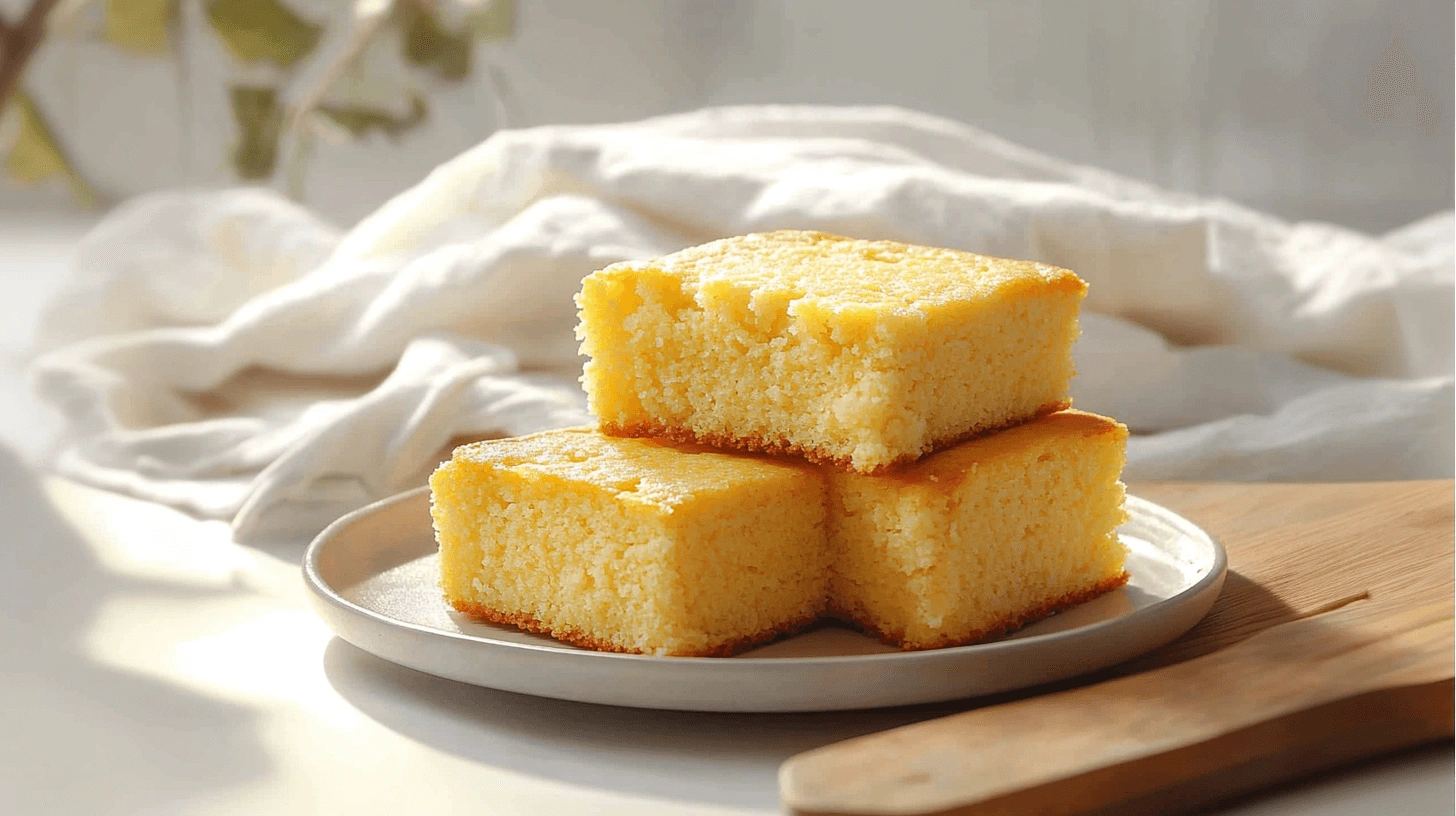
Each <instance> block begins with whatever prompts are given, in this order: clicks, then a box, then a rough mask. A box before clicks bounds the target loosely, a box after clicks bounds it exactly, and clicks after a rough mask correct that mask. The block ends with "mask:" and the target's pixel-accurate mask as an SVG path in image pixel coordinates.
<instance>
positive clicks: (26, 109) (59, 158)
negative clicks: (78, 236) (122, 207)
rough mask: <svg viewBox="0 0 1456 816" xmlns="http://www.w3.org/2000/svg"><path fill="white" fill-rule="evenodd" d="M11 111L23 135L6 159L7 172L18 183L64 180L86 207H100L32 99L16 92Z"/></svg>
mask: <svg viewBox="0 0 1456 816" xmlns="http://www.w3.org/2000/svg"><path fill="white" fill-rule="evenodd" d="M11 108H12V109H13V110H14V111H15V114H16V115H17V116H19V117H20V132H19V135H18V136H17V137H16V139H15V145H14V146H13V147H11V148H10V155H9V156H7V157H6V158H5V169H6V170H7V171H9V172H10V175H11V176H13V177H14V178H15V179H16V180H17V181H20V182H23V183H26V184H37V183H39V182H42V181H45V180H46V179H48V178H51V177H53V176H61V177H62V178H64V179H65V180H66V182H67V183H68V184H70V186H71V191H72V192H73V193H74V194H75V195H76V199H77V200H78V201H79V202H80V203H81V206H83V207H88V208H89V207H93V206H95V205H96V193H95V192H94V191H93V190H92V189H91V186H90V185H89V184H87V183H86V180H85V179H83V178H81V174H80V173H78V172H77V171H76V168H74V167H72V166H71V163H70V162H69V161H67V160H66V154H65V153H64V152H62V151H61V147H60V145H59V144H57V143H56V138H55V135H54V134H53V133H51V129H50V126H49V125H47V124H46V121H45V117H44V116H42V115H41V112H40V108H38V107H36V105H35V102H33V101H32V100H31V98H30V95H29V94H27V93H25V92H24V91H22V90H20V89H19V88H17V89H15V92H14V95H13V96H12V97H11Z"/></svg>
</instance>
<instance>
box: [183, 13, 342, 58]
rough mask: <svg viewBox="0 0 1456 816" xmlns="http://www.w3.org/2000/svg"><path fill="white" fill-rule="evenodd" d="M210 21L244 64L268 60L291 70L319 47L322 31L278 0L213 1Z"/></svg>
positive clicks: (234, 54) (229, 48)
mask: <svg viewBox="0 0 1456 816" xmlns="http://www.w3.org/2000/svg"><path fill="white" fill-rule="evenodd" d="M207 19H208V21H209V22H210V23H212V27H213V29H214V30H216V31H217V33H218V36H220V37H222V40H223V42H224V43H227V47H228V50H229V51H231V52H232V53H233V56H235V57H237V58H238V59H240V60H242V61H244V62H254V61H257V60H269V61H271V62H274V63H277V64H278V65H280V66H282V67H284V68H288V67H290V66H291V65H293V64H294V63H295V62H298V61H299V60H301V59H303V58H304V57H305V56H307V55H308V53H309V52H310V51H312V50H313V49H314V48H315V47H316V46H318V42H319V38H320V37H321V36H322V29H321V28H320V27H319V26H317V25H314V24H313V23H310V22H309V21H307V20H305V19H303V18H302V17H299V16H298V15H297V14H294V13H293V10H292V9H290V8H288V7H287V6H285V5H283V4H282V3H280V2H279V0H212V2H210V3H208V4H207Z"/></svg>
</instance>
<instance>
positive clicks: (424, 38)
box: [396, 0, 471, 81]
mask: <svg viewBox="0 0 1456 816" xmlns="http://www.w3.org/2000/svg"><path fill="white" fill-rule="evenodd" d="M396 8H398V9H399V14H400V23H401V27H402V28H403V29H404V58H405V59H407V60H409V61H410V62H411V63H413V64H414V65H418V66H420V67H421V68H433V69H434V71H435V73H437V74H439V75H440V76H441V77H443V78H445V79H448V80H452V81H459V80H462V79H464V78H465V77H466V76H468V75H469V74H470V48H471V39H470V32H469V31H468V30H466V31H461V32H458V33H453V34H452V33H451V32H449V31H446V30H445V29H444V28H442V27H441V26H440V21H439V20H438V19H436V18H435V15H434V14H433V13H431V12H430V11H429V10H428V9H425V8H423V7H422V6H421V5H420V4H419V2H418V1H417V0H406V2H402V3H400V4H399V5H398V6H396Z"/></svg>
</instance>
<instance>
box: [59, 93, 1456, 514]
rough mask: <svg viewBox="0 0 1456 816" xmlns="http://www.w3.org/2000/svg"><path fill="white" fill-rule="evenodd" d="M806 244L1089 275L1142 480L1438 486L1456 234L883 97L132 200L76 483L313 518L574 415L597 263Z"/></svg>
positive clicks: (109, 294)
mask: <svg viewBox="0 0 1456 816" xmlns="http://www.w3.org/2000/svg"><path fill="white" fill-rule="evenodd" d="M779 228H797V229H820V230H826V231H830V232H836V233H842V234H846V235H853V236H857V237H867V238H889V239H895V240H901V241H908V242H913V243H921V244H932V245H941V246H948V247H956V248H960V249H967V250H972V251H976V252H982V253H986V254H992V255H1001V256H1007V257H1017V258H1032V259H1036V260H1040V261H1045V262H1048V263H1053V264H1057V265H1060V266H1065V267H1068V268H1071V269H1073V270H1075V271H1076V272H1078V273H1079V274H1080V275H1081V276H1082V277H1083V278H1085V279H1086V280H1087V281H1088V283H1089V284H1090V292H1089V295H1088V298H1087V300H1086V304H1085V309H1084V317H1083V332H1084V333H1083V336H1082V339H1081V340H1080V341H1079V343H1078V347H1077V351H1076V354H1077V366H1078V370H1079V376H1078V378H1077V380H1076V381H1075V385H1074V391H1073V395H1074V398H1075V400H1076V404H1077V406H1078V407H1081V408H1085V409H1088V410H1092V411H1097V412H1100V413H1105V414H1109V415H1111V416H1114V417H1117V418H1119V419H1121V420H1122V421H1124V422H1126V423H1127V424H1128V425H1129V426H1130V427H1131V428H1132V430H1133V432H1134V434H1135V436H1134V437H1133V439H1132V441H1131V442H1130V445H1129V464H1128V469H1127V475H1126V478H1127V479H1129V480H1136V479H1237V480H1264V479H1268V480H1357V479H1397V478H1422V477H1437V476H1450V475H1451V473H1452V451H1453V433H1452V426H1453V399H1452V366H1453V363H1452V357H1453V342H1456V341H1453V237H1456V230H1453V215H1452V213H1451V212H1445V213H1440V214H1437V215H1433V216H1432V217H1430V218H1429V219H1426V220H1424V221H1421V222H1418V223H1416V224H1413V225H1411V226H1410V227H1407V228H1405V229H1402V230H1399V231H1396V232H1394V233H1391V234H1388V235H1383V236H1370V235H1364V234H1359V233H1356V232H1352V231H1349V230H1345V229H1341V228H1338V227H1335V226H1331V225H1327V224H1314V223H1304V224H1289V223H1284V222H1281V221H1279V220H1277V219H1274V218H1271V217H1268V216H1265V215H1261V214H1259V213H1257V212H1252V211H1250V210H1248V209H1245V208H1242V207H1239V206H1237V205H1235V204H1232V203H1230V202H1227V201H1221V200H1211V199H1197V198H1192V197H1189V196H1184V195H1177V194H1173V193H1169V192H1166V191H1162V190H1158V189H1154V188H1151V187H1149V186H1146V185H1143V184H1139V183H1136V182H1132V181H1129V180H1126V179H1122V178H1119V177H1116V176H1114V175H1111V174H1108V173H1105V172H1101V171H1098V170H1095V169H1090V168H1085V167H1078V166H1074V165H1070V164H1067V163H1064V162H1060V161H1057V160H1054V159H1051V158H1048V157H1045V156H1042V155H1038V154H1035V153H1032V152H1029V151H1026V150H1023V149H1021V148H1018V147H1016V146H1014V145H1011V144H1009V143H1006V142H1004V141H1002V140H1000V139H997V138H995V137H993V136H991V135H989V134H986V133H984V132H981V131H978V130H975V129H972V128H970V127H966V126H963V125H960V124H956V123H952V122H949V121H945V120H941V119H936V118H933V117H928V116H924V115H920V114H915V113H911V112H907V111H904V110H899V109H893V108H821V107H750V108H725V109H711V110H705V111H700V112H697V113H692V114H684V115H677V116H669V117H662V118H657V119H650V120H646V121H642V122H637V123H630V124H622V125H611V126H580V127H546V128H537V129H531V130H521V131H505V132H500V133H497V134H495V135H494V136H492V137H491V138H490V139H488V140H487V141H485V142H484V143H483V144H481V145H479V146H478V147H476V148H474V149H472V150H470V151H468V152H466V153H464V154H462V155H461V156H459V157H457V158H455V159H454V160H452V161H450V162H447V163H446V164H444V165H442V166H441V167H439V168H438V169H436V170H435V171H434V172H432V173H431V174H430V175H429V176H428V177H427V178H425V179H424V180H423V181H421V182H420V183H419V184H417V185H416V186H414V187H413V188H411V189H409V190H407V191H405V192H404V193H402V194H400V195H398V196H396V197H395V198H394V199H393V200H391V201H389V202H387V203H385V204H384V206H382V207H381V208H379V210H377V211H376V212H375V213H374V214H373V215H371V216H369V217H367V218H365V219H364V220H363V221H361V222H360V223H359V224H358V225H356V226H355V227H354V228H353V229H351V230H349V231H347V232H343V233H341V232H339V231H337V230H335V229H333V228H332V227H330V226H328V225H326V224H324V223H322V222H321V221H319V220H318V219H316V218H315V217H313V216H311V215H310V214H309V213H308V212H307V211H304V210H303V209H301V208H299V207H297V206H295V205H293V204H291V203H289V202H288V201H286V200H284V199H281V198H279V197H277V196H275V195H273V194H271V193H267V192H263V191H258V190H227V191H220V192H175V193H163V194H155V195H149V196H144V197H142V198H139V199H136V200H134V201H132V202H130V203H128V204H126V205H124V206H122V207H120V208H118V209H117V210H116V211H115V212H114V213H113V214H111V215H110V216H109V217H108V218H107V219H106V220H105V221H104V222H103V223H102V224H101V225H99V226H98V227H97V228H96V229H95V231H94V232H93V233H91V235H90V236H89V237H88V238H87V239H86V241H85V242H84V245H83V246H82V247H81V248H80V250H79V252H78V256H77V261H76V269H75V272H74V279H73V280H71V281H70V283H69V285H68V287H67V289H66V290H65V293H64V295H63V296H62V297H60V298H58V299H57V301H56V302H55V303H54V304H53V305H52V306H51V307H50V309H49V311H48V313H47V314H46V315H45V316H44V319H43V322H42V326H41V329H40V335H39V337H38V340H37V343H38V349H39V352H40V354H39V356H38V357H37V359H36V361H35V363H34V365H33V378H34V379H33V382H34V385H35V387H36V389H37V392H38V394H39V395H40V396H41V397H42V398H43V399H44V400H46V401H47V402H49V403H50V404H52V405H54V406H55V407H57V408H58V409H60V411H61V412H62V413H63V414H64V416H65V419H66V422H67V430H66V432H65V435H64V438H63V439H62V440H60V444H59V446H58V449H57V451H56V457H55V460H54V466H55V468H56V470H58V471H59V472H60V473H62V474H64V475H66V476H68V477H71V478H74V479H78V480H81V481H84V482H87V483H91V484H95V485H100V486H103V487H108V488H113V489H117V490H121V491H124V492H127V493H131V494H134V495H137V496H141V497H144V498H149V499H154V500H157V501H161V502H165V503H168V504H172V505H175V506H178V507H182V508H185V509H187V510H189V511H192V512H194V513H197V514H200V515H203V516H208V517H217V518H230V519H231V520H232V523H233V525H234V529H235V532H236V534H237V535H238V536H239V537H240V538H248V537H252V536H264V535H273V534H299V533H307V532H311V531H315V530H317V529H319V528H320V527H321V526H323V525H324V524H325V523H327V522H328V521H329V520H330V519H332V518H334V517H336V516H338V515H339V514H341V513H343V512H345V511H347V510H350V509H352V508H355V507H358V506H361V505H363V504H364V503H366V502H369V501H371V500H374V499H379V498H382V497H384V496H387V495H389V494H390V493H392V492H395V491H398V490H401V489H404V488H407V487H410V486H412V485H416V484H420V483H422V480H423V478H424V475H425V474H426V473H428V471H429V469H430V468H431V467H432V466H433V465H434V464H435V463H436V461H437V459H438V457H439V456H440V454H441V451H442V450H443V449H445V447H446V446H447V444H448V443H449V442H450V441H451V440H453V439H458V438H461V437H468V436H478V435H490V434H520V433H526V432H530V431H535V430H539V429H543V428H549V427H553V426H562V425H567V424H573V423H579V422H583V421H587V420H588V417H587V415H586V413H585V410H584V400H583V398H582V396H581V393H580V390H579V386H577V385H576V383H575V378H576V375H577V373H578V372H579V366H580V360H579V359H578V357H577V352H576V346H577V343H576V341H575V339H574V337H573V328H574V325H575V322H576V317H575V306H574V304H573V302H572V295H573V294H574V293H575V291H576V290H577V288H578V285H579V281H580V279H581V278H582V276H584V275H586V274H588V273H590V272H591V271H593V270H595V269H598V268H600V267H602V266H604V265H606V264H609V263H612V262H614V261H618V260H624V259H629V258H642V257H649V256H653V255H658V254H662V253H666V252H670V251H673V250H676V249H679V248H681V247H684V246H688V245H692V244H696V243H700V242H703V241H707V240H711V239H714V238H718V237H723V236H727V235H735V234H740V233H746V232H753V231H760V230H769V229H779Z"/></svg>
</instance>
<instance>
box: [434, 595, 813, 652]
mask: <svg viewBox="0 0 1456 816" xmlns="http://www.w3.org/2000/svg"><path fill="white" fill-rule="evenodd" d="M450 605H451V606H453V607H455V609H456V611H458V612H460V613H461V614H462V615H467V616H469V617H471V618H474V619H475V620H478V621H484V622H486V623H498V624H503V625H506V626H514V627H516V628H517V629H521V630H523V631H526V632H535V633H536V634H540V635H546V636H548V637H552V638H555V639H556V640H559V641H561V642H562V643H569V644H571V645H572V646H577V647H580V648H582V649H591V650H593V651H597V652H619V653H622V654H643V652H642V650H640V649H628V648H626V647H624V646H618V645H617V644H615V643H608V642H607V641H604V640H601V639H599V638H596V637H593V636H591V635H589V634H587V633H586V632H583V631H581V630H580V629H578V628H576V627H574V626H557V627H551V626H547V625H546V624H544V623H542V622H541V621H540V620H538V619H536V618H535V617H534V616H532V615H528V614H526V613H524V612H500V611H497V610H495V609H491V608H490V607H487V606H484V605H482V604H477V603H471V602H469V601H455V600H451V601H450ZM822 618H823V616H822V615H808V616H805V617H803V618H800V619H797V620H792V621H789V622H788V623H784V624H782V625H780V626H775V627H773V628H770V629H765V630H763V631H762V632H757V633H755V634H752V635H749V636H748V637H744V638H739V639H738V640H733V641H729V642H727V643H723V644H720V645H718V646H715V647H713V648H712V649H708V650H705V651H701V652H681V653H675V654H674V655H673V656H674V657H731V656H733V655H735V654H738V653H740V652H745V651H748V650H749V649H751V648H753V647H755V646H761V645H763V644H765V643H767V642H769V641H771V640H777V639H778V638H781V637H786V636H788V635H792V634H797V633H798V632H800V631H802V630H804V629H806V628H808V627H809V626H811V625H812V624H814V623H815V622H817V621H819V620H821V619H822Z"/></svg>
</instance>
